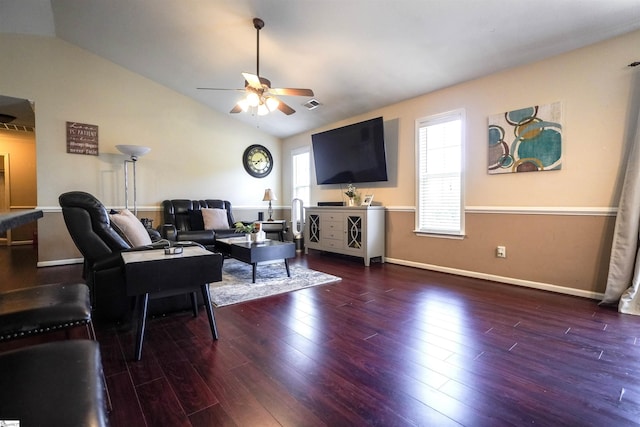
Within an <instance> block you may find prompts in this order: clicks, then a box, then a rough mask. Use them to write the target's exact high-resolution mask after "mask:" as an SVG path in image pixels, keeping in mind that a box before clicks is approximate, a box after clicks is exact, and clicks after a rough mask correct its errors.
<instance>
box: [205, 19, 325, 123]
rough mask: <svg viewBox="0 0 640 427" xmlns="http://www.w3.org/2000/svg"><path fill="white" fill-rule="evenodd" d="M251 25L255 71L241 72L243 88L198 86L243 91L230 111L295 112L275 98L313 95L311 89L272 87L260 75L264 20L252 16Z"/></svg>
mask: <svg viewBox="0 0 640 427" xmlns="http://www.w3.org/2000/svg"><path fill="white" fill-rule="evenodd" d="M253 26H254V28H255V29H256V34H257V37H256V45H257V49H256V51H257V53H256V73H255V74H251V73H242V76H243V77H244V89H221V88H212V87H199V88H197V89H202V90H239V91H245V92H246V96H245V97H244V98H243V99H242V100H240V101H239V102H238V103H237V104H236V105H235V106H234V107H233V108H232V109H231V111H230V113H239V112H241V111H248V110H249V109H250V108H257V112H258V114H259V115H264V114H268V113H269V112H271V111H274V110H276V109H278V110H280V111H282V112H283V113H285V114H287V115H290V114H293V113H295V112H296V110H294V109H293V108H291V107H290V106H288V105H287V104H285V103H284V102H282V100H280V99H278V98H276V95H280V96H313V91H312V90H311V89H299V88H272V87H271V81H270V80H269V79H267V78H265V77H261V76H260V30H261V29H262V28H263V27H264V21H263V20H262V19H260V18H253Z"/></svg>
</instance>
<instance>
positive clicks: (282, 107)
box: [278, 100, 296, 116]
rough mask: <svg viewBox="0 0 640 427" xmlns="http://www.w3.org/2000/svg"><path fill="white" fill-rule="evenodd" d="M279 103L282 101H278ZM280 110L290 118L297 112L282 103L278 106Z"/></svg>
mask: <svg viewBox="0 0 640 427" xmlns="http://www.w3.org/2000/svg"><path fill="white" fill-rule="evenodd" d="M278 101H280V100H278ZM278 110H280V111H282V112H283V113H285V114H286V115H287V116H290V115H291V114H293V113H295V112H296V110H294V109H293V108H291V107H289V106H288V105H287V104H285V103H284V102H282V101H280V103H279V104H278Z"/></svg>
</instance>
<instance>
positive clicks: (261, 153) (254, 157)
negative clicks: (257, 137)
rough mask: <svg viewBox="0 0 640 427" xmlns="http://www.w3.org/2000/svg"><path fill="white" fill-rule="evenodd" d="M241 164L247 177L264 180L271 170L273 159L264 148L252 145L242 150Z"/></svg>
mask: <svg viewBox="0 0 640 427" xmlns="http://www.w3.org/2000/svg"><path fill="white" fill-rule="evenodd" d="M242 164H243V165H244V168H245V170H246V171H247V173H249V175H251V176H255V177H256V178H264V177H265V176H267V175H269V174H270V173H271V169H273V157H272V156H271V153H270V152H269V150H267V148H266V147H264V146H262V145H258V144H254V145H250V146H249V147H247V149H246V150H244V154H243V155H242Z"/></svg>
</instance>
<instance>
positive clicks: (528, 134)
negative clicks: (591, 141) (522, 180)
mask: <svg viewBox="0 0 640 427" xmlns="http://www.w3.org/2000/svg"><path fill="white" fill-rule="evenodd" d="M561 168H562V103H561V102H554V103H552V104H546V105H536V106H533V107H527V108H521V109H519V110H513V111H507V112H506V113H504V114H496V115H494V116H490V117H489V168H488V171H489V173H490V174H499V173H513V172H540V171H548V170H559V169H561Z"/></svg>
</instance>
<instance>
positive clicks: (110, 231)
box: [59, 191, 222, 321]
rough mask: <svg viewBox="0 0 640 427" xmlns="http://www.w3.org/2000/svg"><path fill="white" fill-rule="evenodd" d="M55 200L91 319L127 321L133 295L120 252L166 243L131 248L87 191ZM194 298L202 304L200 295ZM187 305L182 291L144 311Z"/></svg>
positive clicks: (71, 193)
mask: <svg viewBox="0 0 640 427" xmlns="http://www.w3.org/2000/svg"><path fill="white" fill-rule="evenodd" d="M59 202H60V206H61V207H62V214H63V216H64V221H65V224H66V225H67V229H68V230H69V234H70V235H71V238H72V239H73V241H74V243H75V244H76V246H77V248H78V250H79V251H80V252H81V253H82V255H83V257H84V271H83V277H84V279H85V281H86V282H87V285H89V289H90V292H91V300H92V310H93V319H94V320H96V321H97V320H101V321H105V320H106V321H126V320H128V319H129V318H130V315H131V312H132V309H133V298H131V297H129V296H127V293H126V281H125V275H124V263H123V260H122V257H121V256H120V252H122V251H131V250H146V249H150V248H161V247H163V246H165V245H166V242H162V241H159V242H155V243H153V244H152V245H150V246H142V247H137V248H132V247H131V246H130V245H129V244H128V243H127V242H126V241H125V240H124V239H123V238H122V237H121V236H120V234H118V232H117V231H116V230H115V229H114V228H113V227H112V226H111V221H110V219H109V213H108V211H107V209H106V208H105V207H104V205H103V204H102V203H101V202H100V201H99V200H98V199H96V198H95V197H94V196H93V195H91V194H89V193H85V192H82V191H71V192H68V193H64V194H62V195H60V197H59ZM150 231H152V232H153V230H150ZM220 269H222V256H221V257H220ZM176 276H177V277H178V278H179V272H176ZM198 300H199V303H200V304H202V298H201V297H200V296H199V297H198ZM191 308H192V304H191V299H190V296H189V294H182V295H174V296H170V297H165V298H159V299H154V300H153V301H151V302H150V304H149V311H148V312H149V313H150V314H160V313H168V312H171V311H178V310H188V309H191Z"/></svg>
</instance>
